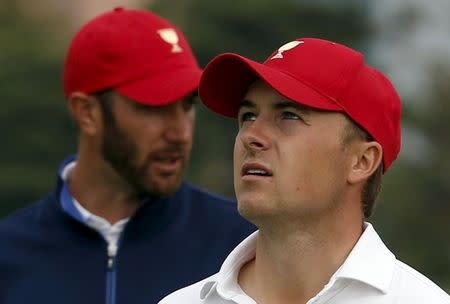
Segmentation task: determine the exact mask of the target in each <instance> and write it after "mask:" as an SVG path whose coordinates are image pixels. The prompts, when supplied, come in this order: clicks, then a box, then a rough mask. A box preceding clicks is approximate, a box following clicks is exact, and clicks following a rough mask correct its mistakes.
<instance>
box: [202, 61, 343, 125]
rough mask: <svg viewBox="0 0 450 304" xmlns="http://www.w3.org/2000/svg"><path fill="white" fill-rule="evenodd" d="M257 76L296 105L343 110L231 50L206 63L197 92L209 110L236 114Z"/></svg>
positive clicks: (277, 71)
mask: <svg viewBox="0 0 450 304" xmlns="http://www.w3.org/2000/svg"><path fill="white" fill-rule="evenodd" d="M274 60H278V59H274ZM258 78H259V79H262V80H263V81H264V82H266V83H267V84H268V85H269V86H270V87H272V88H273V89H274V90H275V91H277V92H278V93H279V94H280V95H282V96H284V97H285V98H287V99H289V100H292V101H294V102H297V103H299V104H302V105H305V106H307V107H312V108H316V109H320V110H328V111H342V110H343V109H342V107H341V106H339V104H337V103H336V102H334V101H333V100H332V99H330V98H328V97H327V96H324V95H322V94H320V93H318V92H317V91H315V90H314V88H312V87H310V86H308V85H307V84H305V83H303V82H302V81H301V80H300V79H296V78H294V77H292V76H290V75H289V74H286V73H284V72H282V71H280V70H278V69H276V68H274V67H270V66H267V65H264V64H261V63H258V62H255V61H252V60H250V59H247V58H245V57H242V56H240V55H237V54H233V53H226V54H222V55H219V56H217V57H215V58H214V59H213V60H212V61H211V62H210V63H209V64H208V65H207V66H206V68H205V70H204V71H203V74H202V77H201V79H200V85H199V95H200V98H201V99H202V102H203V103H204V104H205V105H206V106H207V107H208V108H210V109H211V110H212V111H214V112H216V113H219V114H222V115H224V116H227V117H236V115H237V112H238V109H239V104H240V103H241V101H242V99H243V98H244V96H245V94H246V92H247V90H248V87H249V86H250V84H251V83H252V82H254V81H255V80H256V79H258Z"/></svg>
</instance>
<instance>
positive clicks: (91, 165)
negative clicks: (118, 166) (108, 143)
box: [67, 151, 140, 224]
mask: <svg viewBox="0 0 450 304" xmlns="http://www.w3.org/2000/svg"><path fill="white" fill-rule="evenodd" d="M67 182H68V185H69V189H70V193H71V194H72V196H73V197H74V198H75V199H76V200H77V201H78V202H79V203H80V204H81V205H82V206H83V207H84V208H85V209H86V210H88V211H89V212H91V213H93V214H95V215H97V216H100V217H102V218H104V219H106V220H107V221H108V222H110V223H111V224H114V223H116V222H117V221H119V220H121V219H124V218H127V217H130V216H131V215H132V214H133V213H134V212H135V211H136V210H137V208H138V207H139V204H140V198H139V196H138V194H137V193H136V191H134V189H132V187H131V186H130V185H129V184H128V183H126V181H124V180H123V179H122V178H121V177H120V176H119V175H118V174H117V173H116V172H115V171H114V170H113V169H112V168H111V167H110V166H109V165H108V164H107V163H105V162H104V161H103V160H99V159H96V160H92V159H89V158H87V157H85V156H84V154H83V153H81V151H80V153H79V154H78V160H77V163H76V165H75V167H74V169H73V170H72V172H70V174H69V176H68V179H67Z"/></svg>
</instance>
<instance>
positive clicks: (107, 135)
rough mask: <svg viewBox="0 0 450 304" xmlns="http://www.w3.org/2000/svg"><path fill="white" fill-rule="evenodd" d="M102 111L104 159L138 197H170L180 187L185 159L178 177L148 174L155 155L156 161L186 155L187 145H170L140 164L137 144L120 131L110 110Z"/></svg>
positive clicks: (104, 108) (102, 152)
mask: <svg viewBox="0 0 450 304" xmlns="http://www.w3.org/2000/svg"><path fill="white" fill-rule="evenodd" d="M102 108H103V112H104V113H103V117H104V134H103V138H102V143H101V154H102V157H103V159H104V160H105V161H106V162H107V163H108V164H109V165H110V166H111V167H112V168H113V169H114V170H115V171H116V172H117V174H118V175H119V176H120V177H122V179H123V180H124V181H125V182H127V183H128V184H129V185H130V186H131V187H132V189H133V190H134V192H135V193H136V194H137V195H138V196H139V197H145V196H147V195H151V196H155V197H167V196H169V195H171V194H172V193H174V192H175V191H176V190H177V189H178V187H179V186H180V184H181V181H182V176H183V172H184V169H185V165H186V159H185V162H184V164H183V166H182V168H181V170H180V171H179V172H178V173H177V174H176V175H175V176H170V177H167V176H154V175H152V174H151V173H150V172H149V168H150V167H151V165H152V161H153V159H154V158H155V155H156V157H157V156H158V155H161V154H165V153H179V154H181V155H185V154H186V153H185V152H184V151H185V149H184V145H182V144H176V143H174V144H168V145H167V146H166V147H164V148H162V149H160V150H157V151H153V152H151V153H149V154H148V155H147V156H146V157H145V158H144V160H143V161H139V154H138V145H137V143H136V142H135V141H133V140H132V139H131V138H130V136H128V135H127V134H126V133H125V132H124V131H123V130H121V129H120V128H119V126H118V124H117V122H116V119H115V118H114V115H113V113H112V111H111V109H110V108H108V107H102ZM158 180H159V181H158ZM161 180H163V182H161Z"/></svg>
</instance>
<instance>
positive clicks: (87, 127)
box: [68, 92, 102, 136]
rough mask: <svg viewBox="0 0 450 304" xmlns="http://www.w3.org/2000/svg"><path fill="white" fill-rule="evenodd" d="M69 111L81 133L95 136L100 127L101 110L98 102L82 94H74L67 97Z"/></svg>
mask: <svg viewBox="0 0 450 304" xmlns="http://www.w3.org/2000/svg"><path fill="white" fill-rule="evenodd" d="M68 106H69V111H70V113H71V115H72V117H73V119H74V120H75V122H76V123H77V125H78V128H79V129H80V132H81V133H85V134H87V135H91V136H92V135H95V134H96V133H98V132H99V128H100V127H101V125H102V121H101V120H102V115H101V109H100V105H99V103H98V101H97V100H96V99H95V98H94V97H92V96H90V95H86V94H85V93H82V92H74V93H72V94H71V95H70V96H69V100H68Z"/></svg>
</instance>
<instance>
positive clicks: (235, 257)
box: [159, 223, 450, 304]
mask: <svg viewBox="0 0 450 304" xmlns="http://www.w3.org/2000/svg"><path fill="white" fill-rule="evenodd" d="M257 236H258V231H256V232H254V233H253V234H251V235H250V236H249V237H247V238H246V239H245V240H244V241H242V242H241V243H240V244H239V245H238V246H237V247H236V248H235V249H234V250H233V251H232V252H231V253H230V255H229V256H228V257H227V258H226V260H225V261H224V263H223V264H222V267H221V269H220V271H219V272H218V273H216V274H215V275H213V276H211V277H209V278H206V279H205V280H203V281H200V282H198V283H195V284H193V285H191V286H188V287H185V288H183V289H180V290H177V291H175V292H174V293H172V294H170V295H169V296H167V297H165V298H164V299H163V300H161V301H160V302H159V304H180V303H183V304H200V303H202V304H233V303H238V304H257V303H256V302H255V301H254V300H253V299H252V298H250V297H249V296H248V295H246V294H245V292H244V291H243V290H242V289H241V287H240V286H239V284H238V281H237V278H238V275H239V270H240V269H241V267H242V266H243V265H244V264H245V263H246V262H247V261H249V260H251V259H253V258H254V257H255V253H256V239H257ZM325 303H327V304H387V303H389V304H418V303H421V304H450V296H449V295H448V294H447V293H446V292H444V291H443V290H442V289H440V288H439V287H438V286H437V285H436V284H434V283H433V282H432V281H430V280H429V279H428V278H426V277H425V276H424V275H422V274H420V273H419V272H417V271H416V270H414V269H412V268H411V267H409V266H408V265H406V264H404V263H403V262H401V261H399V260H397V259H396V258H395V256H394V254H392V252H390V251H389V249H388V248H387V247H386V246H385V245H384V243H383V242H382V240H381V239H380V237H379V236H378V234H377V233H376V232H375V230H374V229H373V227H372V225H371V224H369V223H366V224H365V229H364V232H363V234H362V235H361V237H360V239H359V240H358V242H357V243H356V245H355V247H353V249H352V251H351V252H350V254H349V256H348V257H347V259H346V260H345V261H344V263H343V264H342V265H341V267H340V268H339V269H338V270H337V271H336V272H335V273H334V274H333V275H332V277H331V278H330V281H329V282H328V283H327V284H326V285H325V286H324V287H323V289H322V290H321V291H320V292H319V293H318V294H317V295H316V296H315V297H313V298H312V299H310V300H309V301H308V302H307V304H325Z"/></svg>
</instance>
